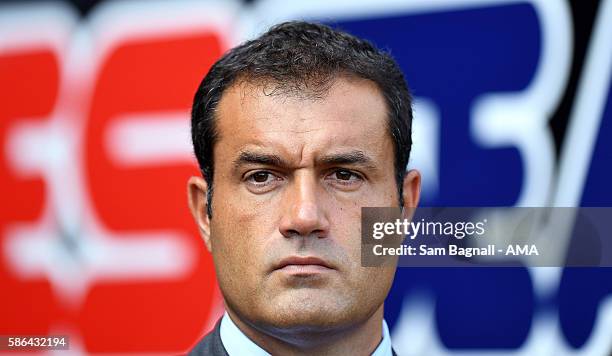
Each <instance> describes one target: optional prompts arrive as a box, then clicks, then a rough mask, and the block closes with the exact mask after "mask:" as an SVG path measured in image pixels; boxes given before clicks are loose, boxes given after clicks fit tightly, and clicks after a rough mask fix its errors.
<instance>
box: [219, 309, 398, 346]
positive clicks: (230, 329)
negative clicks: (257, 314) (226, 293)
mask: <svg viewBox="0 0 612 356" xmlns="http://www.w3.org/2000/svg"><path fill="white" fill-rule="evenodd" d="M382 331H383V332H382V341H381V342H380V344H378V347H376V350H374V353H372V356H392V355H393V352H392V351H391V336H390V335H389V328H388V327H387V323H386V322H385V321H384V320H383V322H382ZM220 333H221V342H222V343H223V346H224V347H225V350H226V351H227V353H228V354H229V355H230V356H244V355H249V356H270V354H269V353H267V352H266V351H265V350H264V349H262V348H261V347H259V346H258V345H257V344H256V343H254V342H253V341H251V339H249V338H248V337H247V336H246V335H245V334H244V333H243V332H242V331H241V330H240V329H239V328H238V327H237V326H236V324H234V322H233V321H232V318H230V317H229V315H228V314H227V312H226V313H225V314H224V315H223V318H222V319H221V329H220Z"/></svg>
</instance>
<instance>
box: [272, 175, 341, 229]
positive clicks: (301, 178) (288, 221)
mask: <svg viewBox="0 0 612 356" xmlns="http://www.w3.org/2000/svg"><path fill="white" fill-rule="evenodd" d="M318 188H319V187H318V183H317V178H316V176H314V174H308V173H307V172H303V173H302V174H296V176H295V179H294V181H293V182H292V184H290V185H289V187H288V189H287V190H286V192H285V193H286V195H285V196H284V202H285V204H284V205H285V206H284V207H283V209H282V211H283V213H282V214H283V215H282V217H281V221H280V225H279V230H280V232H281V234H282V235H283V236H285V237H292V236H296V235H297V236H304V237H306V236H310V235H312V236H316V237H319V238H322V237H327V235H328V233H329V220H328V219H327V216H326V213H325V209H324V207H323V203H324V197H323V194H324V192H323V191H322V190H320V189H318Z"/></svg>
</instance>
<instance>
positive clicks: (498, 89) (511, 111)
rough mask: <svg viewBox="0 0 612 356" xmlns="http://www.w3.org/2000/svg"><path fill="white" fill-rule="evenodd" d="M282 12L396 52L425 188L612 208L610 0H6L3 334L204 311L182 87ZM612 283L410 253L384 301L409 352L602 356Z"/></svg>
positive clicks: (569, 271)
mask: <svg viewBox="0 0 612 356" xmlns="http://www.w3.org/2000/svg"><path fill="white" fill-rule="evenodd" d="M288 19H309V20H317V21H322V22H326V23H330V24H332V25H334V26H337V27H340V28H342V29H345V30H347V31H349V32H351V33H353V34H355V35H358V36H361V37H365V38H367V39H369V40H371V41H372V42H374V43H375V44H377V45H378V46H379V47H381V48H384V49H387V50H388V51H390V52H391V53H392V55H393V56H394V57H395V58H396V59H397V60H398V62H399V63H400V65H401V66H402V69H403V70H404V72H405V74H406V78H407V81H408V83H409V85H410V87H411V88H412V90H413V93H414V96H415V99H416V103H415V121H414V149H413V154H412V158H411V162H410V164H409V167H412V168H418V169H419V170H421V171H422V173H423V178H424V186H423V205H427V206H535V207H547V206H610V205H611V203H612V188H611V183H612V163H611V162H612V92H611V91H610V85H611V83H612V1H611V0H601V1H583V0H576V1H565V0H558V1H555V0H523V1H512V0H407V1H399V0H377V1H362V0H354V1H330V0H314V1H280V0H278V1H277V0H258V1H242V2H241V1H180V0H179V1H76V0H75V1H30V2H24V1H0V199H1V201H2V204H1V205H0V335H16V334H41V335H47V334H64V335H69V336H70V337H71V340H70V341H71V350H70V351H59V352H61V353H62V354H66V353H72V354H88V353H119V354H124V353H143V354H176V353H182V352H185V351H186V350H188V349H189V348H190V347H191V346H192V345H193V344H194V343H195V342H196V341H197V340H198V339H199V338H200V337H201V336H202V335H203V334H204V333H206V332H207V331H208V330H209V329H210V328H211V327H212V325H213V324H214V322H215V321H216V320H217V318H218V317H219V316H220V315H221V313H222V312H223V306H222V303H221V299H220V294H219V292H218V289H217V287H216V282H215V278H214V270H213V266H212V262H211V259H210V256H209V254H208V253H207V252H205V249H204V245H203V243H202V242H201V240H200V238H199V237H198V235H197V231H196V228H195V225H194V224H193V223H192V221H191V217H190V214H189V212H188V209H187V199H186V186H185V184H186V180H187V178H188V177H189V176H191V175H195V174H198V170H197V167H196V163H195V159H194V157H193V154H192V152H191V146H190V145H191V143H190V138H189V119H188V117H189V110H190V106H191V100H192V98H193V94H194V93H195V89H196V87H197V85H198V84H199V82H200V80H201V79H202V78H203V76H204V75H205V73H206V71H207V70H208V68H209V67H210V66H211V64H212V63H214V61H215V60H216V59H217V58H219V56H220V55H221V54H222V53H223V52H224V51H226V50H227V49H229V48H231V47H232V46H233V45H236V44H237V43H239V42H241V41H243V40H244V39H247V38H250V37H253V36H256V35H257V34H260V33H262V32H263V31H265V30H266V29H267V28H268V27H269V26H270V25H272V24H274V23H277V22H279V21H283V20H288ZM611 218H612V217H611ZM611 293H612V269H610V268H565V269H563V268H497V269H494V268H471V269H451V268H400V269H398V272H397V276H396V280H395V283H394V287H393V289H392V291H391V293H390V295H389V298H388V300H387V304H386V319H387V321H388V323H389V326H390V328H391V332H392V339H393V343H394V346H395V349H396V350H397V351H398V353H399V354H400V355H450V354H464V355H491V354H498V355H506V354H507V355H610V354H612V298H610V295H611Z"/></svg>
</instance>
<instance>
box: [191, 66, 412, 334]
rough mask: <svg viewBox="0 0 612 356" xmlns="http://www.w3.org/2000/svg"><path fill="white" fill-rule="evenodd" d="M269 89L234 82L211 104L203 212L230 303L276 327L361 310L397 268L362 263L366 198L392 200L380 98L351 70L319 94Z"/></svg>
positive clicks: (362, 314)
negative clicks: (212, 140) (208, 196)
mask: <svg viewBox="0 0 612 356" xmlns="http://www.w3.org/2000/svg"><path fill="white" fill-rule="evenodd" d="M268 89H269V88H268ZM266 92H269V90H266V88H262V87H258V86H253V85H250V84H245V83H242V84H237V85H234V86H233V87H231V88H229V89H228V90H226V92H225V93H224V94H223V96H222V98H221V101H220V103H219V105H218V110H217V112H216V120H217V121H216V125H217V129H218V132H219V140H218V141H217V143H216V145H215V151H214V162H215V171H214V194H213V198H212V218H211V219H210V220H209V219H207V218H205V217H202V216H200V217H199V219H200V220H203V221H204V222H203V223H201V224H200V227H201V229H202V230H203V235H204V238H205V240H206V242H207V247H208V248H209V250H210V251H211V253H212V255H213V259H214V263H215V268H216V272H217V277H218V281H219V285H220V287H221V290H222V293H223V296H224V298H225V301H226V303H227V307H228V309H229V310H230V311H231V312H233V313H236V314H237V315H238V316H239V317H240V319H241V320H243V321H244V320H247V321H248V322H249V323H251V324H252V325H253V326H257V327H259V328H275V329H278V330H292V329H304V328H309V327H312V328H317V329H321V328H323V329H326V328H337V327H342V326H346V327H348V326H350V325H352V324H355V323H356V322H359V321H365V320H366V319H368V318H369V317H370V316H371V315H372V314H373V313H374V312H376V311H377V310H382V309H381V305H382V303H383V301H384V299H385V297H386V295H387V293H388V291H389V288H390V286H391V284H392V281H393V276H394V273H395V267H385V268H371V267H370V268H365V267H361V263H360V261H361V252H360V242H361V235H360V229H361V222H360V216H361V207H364V206H397V202H398V196H397V186H396V182H395V178H394V164H393V162H394V159H393V157H394V149H393V143H392V141H391V138H390V136H389V133H388V130H387V110H386V106H385V102H384V99H383V97H382V95H381V93H380V91H379V89H378V88H377V87H376V85H375V84H374V83H373V82H371V81H368V80H363V79H357V78H352V77H351V78H348V77H339V78H338V79H336V80H335V81H334V84H333V85H332V86H331V88H330V90H329V91H328V92H327V93H326V95H325V96H324V97H323V98H319V99H308V98H303V97H299V96H286V95H282V94H279V95H265V93H266ZM417 185H418V182H417ZM200 188H201V187H200ZM201 190H202V189H200V192H201ZM417 194H418V193H417ZM192 199H193V198H192ZM199 201H202V200H199ZM202 212H203V210H200V214H202ZM202 227H203V228H202Z"/></svg>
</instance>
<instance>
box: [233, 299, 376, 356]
mask: <svg viewBox="0 0 612 356" xmlns="http://www.w3.org/2000/svg"><path fill="white" fill-rule="evenodd" d="M227 312H228V314H229V316H230V318H231V319H232V321H233V322H234V324H236V326H237V327H238V328H239V329H240V331H242V332H243V333H244V334H245V335H246V336H247V337H248V338H249V339H251V340H252V341H253V342H255V343H256V344H257V345H259V346H260V347H261V348H262V349H264V350H266V351H267V352H269V353H270V354H273V355H276V354H279V355H296V356H297V355H313V354H317V355H319V354H320V355H350V354H352V355H370V354H372V353H373V352H374V350H375V349H376V347H378V344H379V343H380V342H381V340H382V321H383V305H381V306H380V307H379V308H378V309H377V310H376V312H374V314H372V316H370V318H369V319H367V320H365V321H364V322H361V323H359V324H356V325H352V326H350V327H345V328H342V329H339V330H329V329H325V330H312V329H309V330H300V331H290V332H287V331H281V330H274V329H270V328H260V327H257V326H254V325H251V324H248V323H245V322H243V321H242V320H241V319H240V318H239V317H238V316H237V315H236V314H235V313H234V312H233V311H232V310H230V309H229V308H227Z"/></svg>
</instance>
